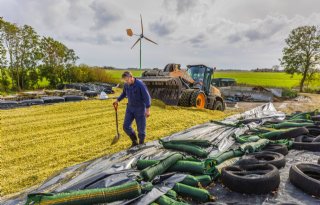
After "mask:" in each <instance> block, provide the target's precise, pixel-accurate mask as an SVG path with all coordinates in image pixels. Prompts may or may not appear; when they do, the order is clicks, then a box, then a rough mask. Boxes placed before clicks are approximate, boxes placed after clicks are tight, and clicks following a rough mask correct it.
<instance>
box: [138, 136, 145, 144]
mask: <svg viewBox="0 0 320 205" xmlns="http://www.w3.org/2000/svg"><path fill="white" fill-rule="evenodd" d="M144 138H145V136H139V144H143V143H144Z"/></svg>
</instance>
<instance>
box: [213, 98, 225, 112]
mask: <svg viewBox="0 0 320 205" xmlns="http://www.w3.org/2000/svg"><path fill="white" fill-rule="evenodd" d="M213 109H214V110H220V111H224V106H223V104H222V102H221V101H220V100H217V101H216V102H215V103H214V106H213Z"/></svg>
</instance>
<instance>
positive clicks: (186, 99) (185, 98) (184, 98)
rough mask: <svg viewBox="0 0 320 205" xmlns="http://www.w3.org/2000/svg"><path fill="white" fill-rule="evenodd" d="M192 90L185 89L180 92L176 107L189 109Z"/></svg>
mask: <svg viewBox="0 0 320 205" xmlns="http://www.w3.org/2000/svg"><path fill="white" fill-rule="evenodd" d="M192 92H193V90H191V89H187V90H184V91H183V92H182V95H181V97H180V99H179V102H178V105H179V106H183V107H190V98H191V95H192Z"/></svg>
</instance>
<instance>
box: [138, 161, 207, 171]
mask: <svg viewBox="0 0 320 205" xmlns="http://www.w3.org/2000/svg"><path fill="white" fill-rule="evenodd" d="M158 162H159V160H138V161H137V169H139V170H142V169H145V168H147V167H149V166H151V165H154V164H156V163H158ZM167 171H168V172H187V173H191V174H211V173H212V172H211V171H212V170H211V169H207V168H206V166H205V163H204V162H196V161H188V160H179V161H177V163H176V164H174V165H173V166H172V167H170V168H169V169H168V170H167Z"/></svg>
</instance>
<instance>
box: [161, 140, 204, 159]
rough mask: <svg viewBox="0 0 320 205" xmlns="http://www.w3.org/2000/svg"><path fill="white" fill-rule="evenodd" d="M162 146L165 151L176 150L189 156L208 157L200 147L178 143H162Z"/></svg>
mask: <svg viewBox="0 0 320 205" xmlns="http://www.w3.org/2000/svg"><path fill="white" fill-rule="evenodd" d="M162 146H163V147H164V148H166V149H172V150H177V151H181V152H186V153H188V154H190V155H193V156H197V157H201V158H205V157H207V156H208V154H209V153H208V152H207V151H205V150H204V149H202V148H201V147H199V146H197V145H192V144H183V143H181V144H178V143H172V142H162Z"/></svg>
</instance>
